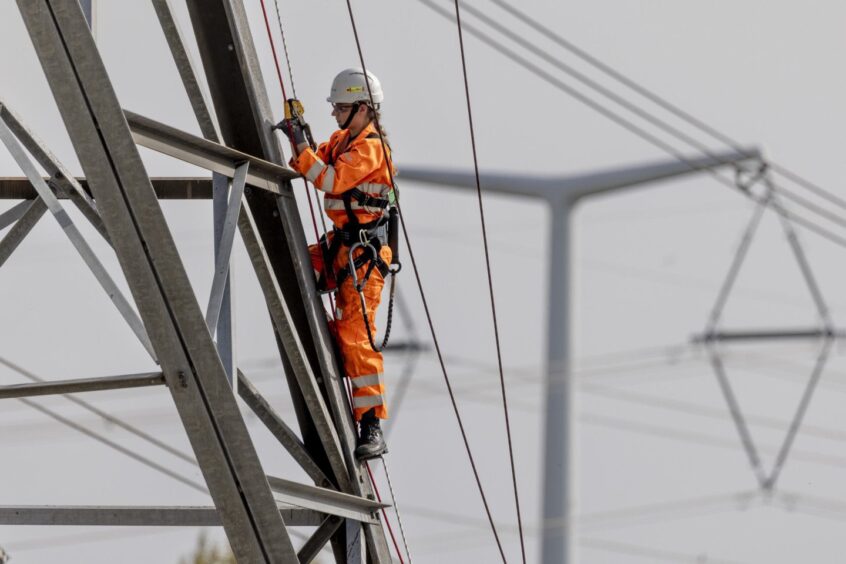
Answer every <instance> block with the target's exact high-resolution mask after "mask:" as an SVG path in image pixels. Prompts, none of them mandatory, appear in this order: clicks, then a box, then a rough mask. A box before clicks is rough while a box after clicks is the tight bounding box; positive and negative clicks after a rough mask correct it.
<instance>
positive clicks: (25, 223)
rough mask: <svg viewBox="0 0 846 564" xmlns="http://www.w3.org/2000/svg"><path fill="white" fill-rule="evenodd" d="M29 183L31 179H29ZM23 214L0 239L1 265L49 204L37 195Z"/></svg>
mask: <svg viewBox="0 0 846 564" xmlns="http://www.w3.org/2000/svg"><path fill="white" fill-rule="evenodd" d="M27 183H29V181H28V180H27ZM30 202H31V203H30V204H29V206H28V207H27V209H26V211H25V212H24V214H23V216H21V218H20V219H19V220H18V222H17V223H15V224H14V225H13V226H12V228H11V229H9V232H8V233H6V235H5V236H4V237H3V239H2V240H0V266H3V265H4V264H5V263H6V261H7V260H9V257H10V256H12V253H14V252H15V249H17V248H18V245H20V244H21V243H22V242H23V240H24V239H25V238H26V236H27V235H29V232H30V231H32V228H33V227H35V224H36V223H38V220H39V219H41V216H43V215H44V213H45V212H46V211H47V206H46V205H45V204H44V200H42V199H41V198H38V197H37V196H36V199H35V200H31V201H30Z"/></svg>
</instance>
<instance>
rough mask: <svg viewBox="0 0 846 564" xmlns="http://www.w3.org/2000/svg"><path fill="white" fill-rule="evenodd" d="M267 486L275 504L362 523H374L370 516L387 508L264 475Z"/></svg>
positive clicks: (374, 520)
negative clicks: (315, 511)
mask: <svg viewBox="0 0 846 564" xmlns="http://www.w3.org/2000/svg"><path fill="white" fill-rule="evenodd" d="M267 483H268V484H270V489H271V490H273V493H274V494H275V497H276V499H277V501H282V502H284V503H287V504H290V505H296V506H298V507H304V508H306V509H315V510H317V511H321V512H323V513H326V514H328V515H337V516H339V517H346V518H348V519H354V520H356V521H361V522H364V523H377V522H378V521H377V520H376V519H375V517H374V513H376V512H377V511H379V510H380V509H384V508H386V507H390V505H388V504H384V503H380V502H377V501H373V500H370V499H367V498H364V497H358V496H355V495H350V494H345V493H343V492H338V491H335V490H329V489H326V488H320V487H317V486H309V485H306V484H300V483H298V482H292V481H291V480H283V479H282V478H276V477H274V476H268V477H267Z"/></svg>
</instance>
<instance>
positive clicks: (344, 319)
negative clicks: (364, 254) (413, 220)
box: [335, 247, 391, 420]
mask: <svg viewBox="0 0 846 564" xmlns="http://www.w3.org/2000/svg"><path fill="white" fill-rule="evenodd" d="M380 254H381V255H382V258H383V260H385V261H386V262H388V263H390V260H391V250H390V249H389V248H388V247H383V248H382V249H381V253H380ZM346 262H347V254H346V253H339V256H338V263H336V264H337V265H338V267H342V265H344V264H345V263H346ZM366 269H367V268H366V266H362V267H361V268H360V269H358V275H359V276H360V277H363V276H364V273H365V271H366ZM384 285H385V281H384V280H383V279H382V275H381V274H379V271H378V270H374V271H373V273H372V274H371V276H370V279H369V280H368V282H367V284H366V285H365V286H364V288H363V291H364V297H365V300H366V302H367V315H368V319H369V321H370V324H371V325H370V327H371V329H372V331H373V332H374V335H373V337H374V340H375V339H376V338H378V337H377V335H376V334H375V333H376V331H377V329H376V324H375V323H376V308H377V307H378V306H379V302H380V300H381V297H382V288H383V286H384ZM336 307H337V308H338V310H339V313H340V315H339V316H338V315H336V318H335V328H336V329H337V335H338V345H339V347H340V349H341V353H342V354H343V357H344V371H345V372H346V374H347V376H349V378H350V379H351V382H352V385H353V410H354V412H355V418H356V420H360V419H361V416H362V415H364V413H365V412H367V411H369V410H371V409H374V410H375V414H376V417H378V418H380V419H387V417H388V409H387V406H386V404H385V385H384V382H383V381H382V380H381V377H380V375H381V374H382V373H383V363H382V355H381V354H380V353H378V352H376V351H374V350H373V348H372V347H371V346H370V341H369V340H368V338H367V328H366V327H365V325H364V318H363V317H362V314H361V303H360V302H359V298H358V292H356V291H355V288H353V285H352V277H348V278H347V279H346V280H345V281H344V283H343V284H342V285H341V287H340V288H339V289H338V295H337V302H336ZM374 377H375V378H374Z"/></svg>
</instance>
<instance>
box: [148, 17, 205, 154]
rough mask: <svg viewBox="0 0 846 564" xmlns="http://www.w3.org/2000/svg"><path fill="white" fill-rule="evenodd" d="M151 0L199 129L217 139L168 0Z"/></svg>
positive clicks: (203, 96)
mask: <svg viewBox="0 0 846 564" xmlns="http://www.w3.org/2000/svg"><path fill="white" fill-rule="evenodd" d="M151 1H152V4H153V8H154V9H155V10H156V16H157V17H158V18H159V25H160V26H161V28H162V32H163V33H164V36H165V40H166V41H167V45H168V47H169V48H170V53H171V55H173V62H174V63H176V70H177V71H178V72H179V77H180V78H181V79H182V84H183V85H184V86H185V92H186V94H188V101H189V102H190V103H191V108H192V109H193V110H194V115H195V116H196V118H197V123H198V124H199V126H200V131H202V132H203V137H205V138H206V139H208V140H209V141H219V140H220V132H219V131H218V130H217V123H216V122H215V120H214V117H213V116H212V114H211V110H210V109H209V104H208V102H207V101H206V97H205V94H204V93H203V89H202V87H201V86H200V82H199V80H197V69H196V68H194V62H193V61H192V60H191V55H190V54H189V53H188V49H187V48H186V47H185V40H184V38H183V36H182V32H181V31H180V30H179V24H178V23H177V21H176V18H174V17H173V9H172V8H171V5H170V0H151Z"/></svg>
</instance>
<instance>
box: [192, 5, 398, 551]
mask: <svg viewBox="0 0 846 564" xmlns="http://www.w3.org/2000/svg"><path fill="white" fill-rule="evenodd" d="M187 5H188V11H189V14H190V16H191V20H192V22H193V26H194V31H195V35H196V38H197V45H198V48H199V51H200V55H201V57H202V60H203V66H204V69H205V74H206V78H207V80H208V83H209V90H210V92H211V97H212V101H213V103H214V107H215V113H216V115H217V118H218V123H219V125H220V130H221V135H222V136H223V142H224V143H225V144H226V145H228V146H230V147H233V148H236V149H238V150H240V151H243V152H245V153H248V154H251V155H256V156H258V157H262V158H264V159H267V160H269V161H272V162H276V163H283V162H285V161H286V159H285V158H284V155H283V153H282V149H281V146H280V144H279V137H278V136H276V135H275V134H274V133H273V131H272V124H273V123H274V122H275V119H274V115H273V112H272V111H271V108H270V101H269V100H268V97H267V91H266V89H265V86H264V81H263V78H262V72H261V66H260V64H259V60H258V56H257V54H256V51H255V46H254V45H253V42H252V36H251V33H250V26H249V22H248V18H247V14H246V10H245V7H244V5H243V3H242V2H238V1H236V0H187ZM280 189H281V190H280V191H281V194H280V195H279V197H274V196H273V194H269V193H264V192H261V191H258V190H251V191H250V193H248V194H247V196H246V200H247V204H248V205H249V206H250V208H251V209H252V210H253V214H254V218H255V224H256V228H257V236H258V237H259V239H260V241H261V242H262V243H263V245H264V246H265V249H266V251H267V255H268V257H269V259H270V261H269V264H270V266H271V268H272V269H273V271H274V274H275V276H276V279H277V280H278V282H279V285H280V287H281V288H282V291H283V292H284V294H285V297H286V302H287V304H288V305H289V306H290V308H291V310H290V313H291V319H292V321H293V322H294V331H295V333H296V334H297V335H300V337H301V338H302V346H303V347H304V349H305V352H306V354H307V357H308V360H309V362H310V364H311V366H312V372H313V374H315V375H319V376H320V378H321V382H320V385H321V386H322V387H323V388H324V389H325V392H326V395H327V397H328V400H329V407H330V408H331V410H332V417H333V422H334V424H335V425H336V426H337V428H338V434H339V436H340V439H341V447H342V450H343V455H344V460H345V462H346V466H347V471H348V473H349V481H350V483H351V484H352V486H353V489H352V490H351V491H350V493H353V494H356V495H364V496H366V495H368V494H372V488H371V486H370V483H369V481H368V479H367V476H366V475H364V474H362V472H363V470H362V467H361V466H360V464H359V462H358V461H357V460H356V459H355V456H354V455H353V450H354V448H355V435H356V433H355V431H354V428H353V427H354V423H353V420H352V415H351V410H350V407H349V400H348V399H347V398H346V394H345V393H344V389H343V384H342V382H341V370H340V368H339V364H338V360H337V358H336V357H335V355H334V350H333V344H332V340H331V337H330V335H329V330H328V326H327V324H326V316H325V313H324V311H323V305H322V302H321V300H320V297H319V295H318V294H317V291H316V288H315V281H314V275H313V273H312V269H311V260H310V257H309V255H308V252H307V244H306V239H305V234H304V230H303V226H302V223H301V221H300V215H299V211H298V210H297V206H296V200H295V198H294V196H293V192H292V188H291V185H290V182H283V183H280ZM277 329H278V327H277ZM308 335H310V337H311V338H307V336H308ZM279 340H280V341H282V340H283V339H282V338H280V339H279ZM290 346H291V345H290V344H289V345H288V347H290ZM282 349H283V364H286V362H287V361H286V359H285V358H284V350H285V347H282ZM289 383H290V380H289ZM289 385H290V384H289ZM292 398H294V401H295V402H298V401H299V400H298V392H297V391H295V390H293V389H292ZM295 407H296V409H297V416H298V419H299V420H300V426H301V428H303V432H304V436H303V439H304V441H305V442H306V446H307V448H310V449H311V448H315V449H319V448H321V447H319V446H317V445H314V444H313V443H310V442H309V441H308V440H307V439H306V435H305V429H306V428H308V427H309V426H311V425H313V422H312V421H310V420H308V418H304V417H303V414H304V410H303V406H302V405H299V406H298V407H297V403H295ZM364 528H365V533H366V539H367V547H368V556H369V558H370V559H371V561H372V562H375V563H389V562H391V556H390V553H389V551H388V544H387V541H386V539H385V536H384V532H383V531H382V529H381V527H379V526H372V525H365V526H364Z"/></svg>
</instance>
